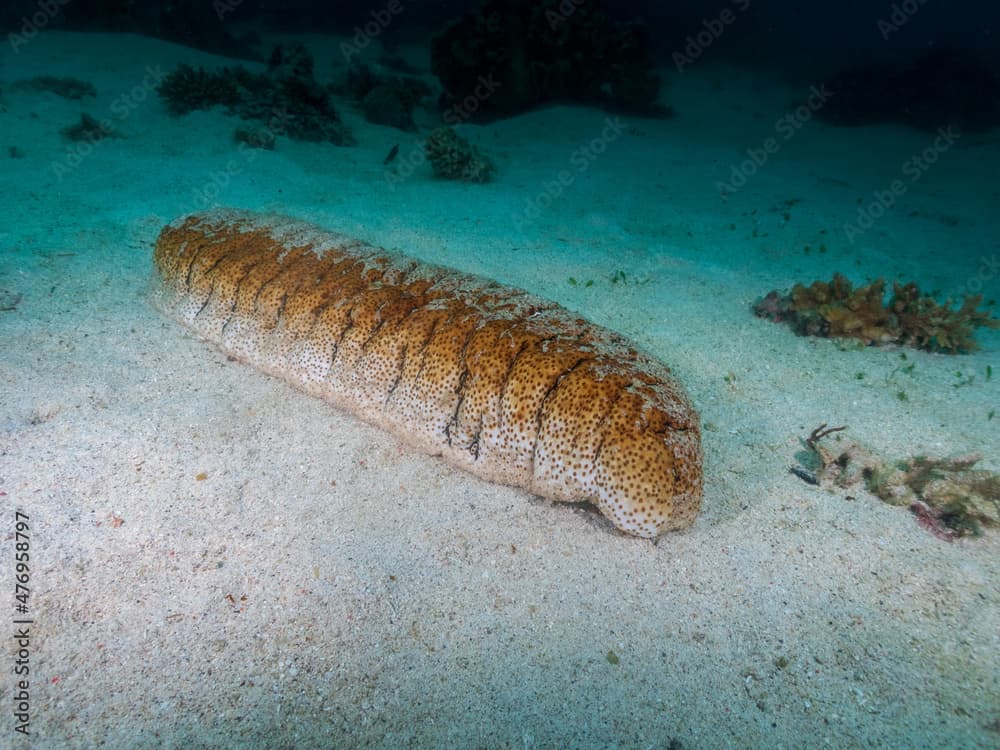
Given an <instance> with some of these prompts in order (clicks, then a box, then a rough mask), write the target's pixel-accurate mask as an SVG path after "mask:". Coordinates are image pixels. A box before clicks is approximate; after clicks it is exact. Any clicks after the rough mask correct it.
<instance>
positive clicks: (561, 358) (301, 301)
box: [153, 209, 702, 538]
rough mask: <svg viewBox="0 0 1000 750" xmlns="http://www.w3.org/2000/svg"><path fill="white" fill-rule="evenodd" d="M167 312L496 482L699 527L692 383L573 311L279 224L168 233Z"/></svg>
mask: <svg viewBox="0 0 1000 750" xmlns="http://www.w3.org/2000/svg"><path fill="white" fill-rule="evenodd" d="M153 261H154V265H155V268H156V272H157V273H156V279H155V281H154V287H153V301H154V304H155V306H156V307H157V308H158V309H159V310H161V311H162V312H163V313H164V314H165V315H167V316H168V317H171V318H173V319H175V320H177V321H179V322H181V323H183V324H184V325H186V326H188V327H189V328H191V329H192V330H193V331H194V332H195V333H197V334H198V335H199V336H201V337H203V338H204V339H207V340H208V341H211V342H214V343H216V344H218V345H219V346H220V347H221V348H222V349H223V350H224V351H225V352H226V353H228V354H230V355H232V356H233V357H235V358H237V359H239V360H242V361H244V362H246V363H248V364H250V365H252V366H254V367H256V368H258V369H259V370H262V371H263V372H266V373H268V374H270V375H273V376H276V377H279V378H282V379H284V380H286V381H287V382H289V383H291V384H292V385H294V386H296V387H298V388H300V389H302V390H304V391H306V392H307V393H310V394H312V395H314V396H317V397H319V398H322V399H324V400H325V401H328V402H329V403H331V404H333V405H334V406H335V407H337V408H339V409H342V410H345V411H347V412H350V413H352V414H354V415H356V416H357V417H359V418H360V419H362V420H364V421H366V422H369V423H371V424H374V425H377V426H379V427H382V428H383V429H386V430H388V431H389V432H391V433H393V434H394V435H396V436H397V437H399V438H400V439H402V440H404V441H405V442H407V443H409V444H411V445H413V446H414V447H416V448H418V449H420V450H422V451H425V452H427V453H430V454H432V455H436V456H441V457H442V458H444V459H445V460H447V461H448V462H450V463H451V464H453V465H455V466H458V467H460V468H462V469H465V470H467V471H470V472H472V473H473V474H475V475H477V476H479V477H481V478H483V479H486V480H488V481H492V482H499V483H503V484H508V485H513V486H516V487H521V488H524V489H526V490H528V491H530V492H533V493H535V494H537V495H541V496H543V497H546V498H550V499H552V500H558V501H570V502H578V501H588V502H591V503H593V504H594V505H596V506H597V508H598V509H599V510H600V511H601V513H603V514H604V515H605V516H606V517H607V518H609V519H610V520H611V522H612V523H613V524H614V525H615V526H616V527H618V528H619V529H621V530H622V531H624V532H627V533H629V534H634V535H637V536H641V537H647V538H653V537H656V536H658V535H659V534H661V533H662V532H664V531H669V530H674V529H680V528H684V527H686V526H689V525H690V524H691V523H693V521H694V519H695V517H696V516H697V514H698V510H699V508H700V506H701V498H702V450H701V430H700V424H699V419H698V414H697V413H696V412H695V410H694V408H693V406H692V405H691V402H690V400H689V399H688V397H687V395H686V393H685V392H684V389H683V387H682V386H681V385H680V383H679V382H678V381H677V380H676V379H675V378H674V377H673V376H672V375H671V373H670V370H669V369H668V368H667V367H666V366H665V365H664V364H662V363H660V362H658V361H656V360H655V359H653V358H651V357H649V356H648V355H646V354H644V353H642V352H641V351H639V350H638V349H637V348H635V347H634V346H633V345H632V344H630V343H629V342H628V341H627V340H626V339H625V338H624V337H622V336H621V335H619V334H616V333H614V332H612V331H610V330H608V329H606V328H602V327H600V326H598V325H595V324H593V323H590V322H588V321H586V320H584V319H582V318H580V317H579V316H577V315H575V314H574V313H572V312H570V311H569V310H566V309H565V308H563V307H560V306H559V305H557V304H555V303H553V302H549V301H547V300H544V299H541V298H539V297H536V296H533V295H531V294H529V293H528V292H526V291H523V290H521V289H516V288H514V287H509V286H503V285H501V284H499V283H496V282H494V281H491V280H489V279H485V278H481V277H477V276H472V275H469V274H464V273H460V272H458V271H455V270H452V269H447V268H443V267H439V266H433V265H430V264H427V263H423V262H420V261H417V260H414V259H412V258H408V257H406V256H403V255H400V254H398V253H393V252H389V251H387V250H383V249H381V248H378V247H374V246H372V245H369V244H367V243H365V242H362V241H360V240H356V239H352V238H350V237H347V236H344V235H341V234H336V233H333V232H328V231H325V230H323V229H320V228H318V227H316V226H314V225H311V224H307V223H304V222H300V221H296V220H293V219H289V218H287V217H282V216H274V215H264V214H257V213H252V212H247V211H239V210H233V209H215V210H211V211H205V212H201V213H195V214H191V215H187V216H183V217H181V218H179V219H177V220H176V221H174V222H172V223H171V224H169V225H168V226H166V227H165V228H164V229H163V231H162V232H161V233H160V236H159V238H158V240H157V242H156V249H155V252H154V256H153Z"/></svg>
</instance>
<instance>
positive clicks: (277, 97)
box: [157, 43, 354, 146]
mask: <svg viewBox="0 0 1000 750" xmlns="http://www.w3.org/2000/svg"><path fill="white" fill-rule="evenodd" d="M157 93H159V95H160V96H161V97H162V98H163V99H164V100H165V101H166V104H167V109H168V110H169V111H170V113H171V114H173V115H184V114H187V113H189V112H193V111H195V110H201V109H211V108H212V107H214V106H216V105H221V106H223V107H224V108H225V110H226V114H229V115H234V116H237V117H240V118H242V119H244V120H252V121H257V122H261V123H265V124H266V126H267V127H268V128H270V129H272V130H273V131H275V132H276V133H277V134H279V135H287V136H289V137H290V138H295V139H298V140H303V141H314V142H318V141H326V142H329V143H333V144H335V145H337V146H347V145H352V144H353V143H354V138H353V136H352V135H351V132H350V130H349V129H348V128H347V126H346V125H345V124H344V123H343V122H341V120H340V115H339V114H338V113H337V110H336V109H335V108H334V106H333V104H332V103H331V101H330V96H329V93H328V91H327V90H326V89H325V88H324V87H323V86H321V85H320V84H319V83H318V82H317V81H316V79H315V78H314V77H313V60H312V56H311V55H310V54H309V52H308V51H307V50H306V48H305V46H304V45H302V44H300V43H290V44H279V45H277V46H276V47H275V48H274V49H273V50H272V52H271V57H270V60H269V61H268V66H267V71H266V72H264V73H251V72H250V71H249V70H247V69H246V68H242V67H236V68H222V69H221V70H218V71H214V72H210V71H206V70H204V69H202V68H192V67H191V66H190V65H179V66H178V67H177V68H175V69H174V70H173V71H171V72H170V73H168V74H167V75H166V77H165V78H164V79H163V82H162V83H161V84H160V85H159V87H158V88H157Z"/></svg>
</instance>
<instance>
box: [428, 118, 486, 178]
mask: <svg viewBox="0 0 1000 750" xmlns="http://www.w3.org/2000/svg"><path fill="white" fill-rule="evenodd" d="M424 151H425V152H426V153H427V159H428V161H430V163H431V167H432V168H433V170H434V174H435V175H436V176H438V177H443V178H445V179H448V180H462V181H464V182H489V180H490V178H492V176H493V173H494V171H496V168H495V167H494V166H493V162H492V161H490V160H489V158H487V157H486V156H484V155H483V154H482V153H481V152H480V151H479V149H477V148H476V147H475V146H473V145H472V144H471V143H469V142H468V141H467V140H465V139H464V138H462V136H460V135H459V134H458V133H456V132H455V131H454V130H452V129H451V128H448V127H444V128H437V129H436V130H432V131H431V133H430V135H428V136H427V140H426V141H425V142H424Z"/></svg>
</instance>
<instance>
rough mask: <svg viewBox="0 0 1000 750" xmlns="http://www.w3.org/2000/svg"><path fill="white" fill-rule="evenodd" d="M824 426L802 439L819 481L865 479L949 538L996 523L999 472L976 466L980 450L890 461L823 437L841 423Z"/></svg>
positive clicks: (837, 483)
mask: <svg viewBox="0 0 1000 750" xmlns="http://www.w3.org/2000/svg"><path fill="white" fill-rule="evenodd" d="M825 428H826V425H821V426H820V427H819V428H817V429H816V430H814V431H813V433H812V435H810V436H809V437H808V438H806V439H805V441H804V442H805V445H806V447H807V448H808V449H809V450H810V451H811V452H812V454H813V455H814V456H815V458H816V459H818V461H819V470H818V472H817V473H816V478H817V480H818V481H819V483H820V484H823V485H826V486H833V487H839V488H841V489H846V488H849V487H852V486H854V485H857V484H859V483H863V484H864V486H865V488H866V489H867V490H868V491H869V492H871V493H872V494H873V495H875V496H876V497H878V498H879V499H881V500H883V501H884V502H887V503H889V504H890V505H900V506H906V507H907V508H909V509H910V511H911V512H912V513H913V514H914V515H915V516H916V517H917V521H918V522H919V523H920V525H921V526H923V527H924V528H926V529H927V530H928V531H930V532H931V533H933V534H934V535H935V536H937V537H940V538H942V539H947V540H949V541H950V540H952V539H954V538H956V537H960V536H965V535H968V534H979V533H980V532H981V530H982V528H984V527H992V526H997V525H1000V475H998V474H996V473H994V472H992V471H986V470H984V469H975V468H974V466H975V464H976V463H978V462H979V461H980V459H981V456H980V455H979V454H970V455H966V456H958V457H953V458H933V457H929V456H916V457H914V458H909V459H905V460H902V461H890V460H886V459H885V458H883V457H881V456H879V455H877V454H876V453H875V452H874V451H872V450H871V449H869V448H867V447H865V446H863V445H861V444H859V443H856V442H847V443H840V442H839V440H836V439H835V440H833V441H830V440H827V438H828V437H829V436H830V435H831V434H833V433H835V432H839V431H841V430H842V429H844V428H842V427H838V428H833V429H825ZM838 438H839V436H838Z"/></svg>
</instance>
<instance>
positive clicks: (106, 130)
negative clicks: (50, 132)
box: [61, 112, 122, 143]
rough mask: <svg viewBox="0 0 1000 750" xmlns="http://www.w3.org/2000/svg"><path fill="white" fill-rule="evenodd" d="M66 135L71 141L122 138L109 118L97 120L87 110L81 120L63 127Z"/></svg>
mask: <svg viewBox="0 0 1000 750" xmlns="http://www.w3.org/2000/svg"><path fill="white" fill-rule="evenodd" d="M61 132H62V134H63V136H64V137H66V138H68V139H69V140H71V141H77V142H86V143H95V142H96V141H101V140H104V139H105V138H121V137H122V135H121V133H119V132H118V131H117V130H115V129H114V128H113V127H111V124H110V123H109V122H108V121H107V120H100V121H99V120H97V119H96V118H94V116H93V115H88V114H87V113H86V112H84V113H83V114H81V115H80V121H79V122H77V123H76V124H74V125H69V126H67V127H65V128H63V129H62V131H61Z"/></svg>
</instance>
